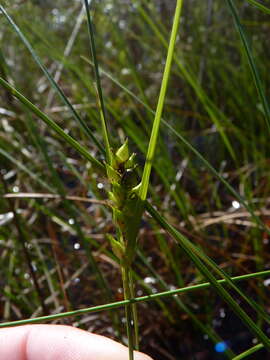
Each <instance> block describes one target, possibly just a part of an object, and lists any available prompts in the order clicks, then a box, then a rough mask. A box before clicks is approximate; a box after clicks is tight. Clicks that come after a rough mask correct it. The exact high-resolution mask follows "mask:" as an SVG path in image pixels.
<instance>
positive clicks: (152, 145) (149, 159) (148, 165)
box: [140, 0, 183, 200]
mask: <svg viewBox="0 0 270 360" xmlns="http://www.w3.org/2000/svg"><path fill="white" fill-rule="evenodd" d="M182 5H183V0H177V4H176V8H175V15H174V20H173V26H172V32H171V38H170V42H169V48H168V53H167V59H166V64H165V69H164V73H163V79H162V83H161V88H160V93H159V99H158V104H157V109H156V114H155V119H154V123H153V128H152V133H151V137H150V141H149V145H148V151H147V156H146V162H145V165H144V170H143V176H142V185H141V188H140V198H141V199H142V200H145V199H146V196H147V190H148V185H149V179H150V174H151V169H152V163H153V158H154V154H155V149H156V144H157V138H158V134H159V126H160V121H161V116H162V112H163V106H164V102H165V95H166V91H167V86H168V81H169V76H170V72H171V65H172V60H173V53H174V47H175V42H176V37H177V32H178V26H179V22H180V15H181V10H182Z"/></svg>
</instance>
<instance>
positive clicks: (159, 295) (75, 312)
mask: <svg viewBox="0 0 270 360" xmlns="http://www.w3.org/2000/svg"><path fill="white" fill-rule="evenodd" d="M269 275H270V270H265V271H261V272H257V273H253V274H247V275H240V276H235V277H233V278H232V280H233V281H241V280H248V279H252V278H257V277H264V276H269ZM217 282H218V283H220V284H223V283H226V281H225V280H223V279H222V280H217ZM209 287H211V283H209V282H208V283H202V284H198V285H192V286H187V287H184V288H180V289H176V290H169V291H163V292H160V293H156V294H152V295H145V296H140V297H137V298H133V299H130V300H123V301H116V302H113V303H110V304H104V305H97V306H92V307H89V308H84V309H79V310H73V311H68V312H63V313H58V314H53V315H48V316H40V317H36V318H32V319H24V320H16V321H10V322H4V323H0V328H5V327H10V326H17V325H26V324H35V323H39V322H47V321H51V320H57V319H62V318H67V317H72V316H80V315H84V314H88V313H94V312H99V311H105V310H112V309H116V308H120V307H123V306H125V305H127V304H133V303H139V302H145V301H152V300H156V299H159V298H163V297H171V296H173V295H180V294H185V293H188V292H192V291H196V290H201V289H205V288H209Z"/></svg>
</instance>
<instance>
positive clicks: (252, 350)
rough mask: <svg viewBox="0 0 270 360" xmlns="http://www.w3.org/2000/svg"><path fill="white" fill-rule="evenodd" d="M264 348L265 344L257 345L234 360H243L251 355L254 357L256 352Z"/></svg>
mask: <svg viewBox="0 0 270 360" xmlns="http://www.w3.org/2000/svg"><path fill="white" fill-rule="evenodd" d="M263 348H264V346H263V344H257V345H255V346H252V347H251V348H250V349H248V350H246V351H244V352H242V353H241V354H239V355H237V356H235V357H234V358H233V359H232V360H242V359H245V358H246V357H248V356H249V355H252V354H254V353H255V352H257V351H259V350H261V349H263Z"/></svg>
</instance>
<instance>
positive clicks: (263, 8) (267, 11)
mask: <svg viewBox="0 0 270 360" xmlns="http://www.w3.org/2000/svg"><path fill="white" fill-rule="evenodd" d="M246 1H247V2H249V3H250V4H251V5H253V6H255V7H256V8H258V9H260V10H261V11H262V12H264V13H265V14H268V15H270V9H269V8H268V7H266V6H264V5H263V4H261V3H259V2H258V1H256V0H246Z"/></svg>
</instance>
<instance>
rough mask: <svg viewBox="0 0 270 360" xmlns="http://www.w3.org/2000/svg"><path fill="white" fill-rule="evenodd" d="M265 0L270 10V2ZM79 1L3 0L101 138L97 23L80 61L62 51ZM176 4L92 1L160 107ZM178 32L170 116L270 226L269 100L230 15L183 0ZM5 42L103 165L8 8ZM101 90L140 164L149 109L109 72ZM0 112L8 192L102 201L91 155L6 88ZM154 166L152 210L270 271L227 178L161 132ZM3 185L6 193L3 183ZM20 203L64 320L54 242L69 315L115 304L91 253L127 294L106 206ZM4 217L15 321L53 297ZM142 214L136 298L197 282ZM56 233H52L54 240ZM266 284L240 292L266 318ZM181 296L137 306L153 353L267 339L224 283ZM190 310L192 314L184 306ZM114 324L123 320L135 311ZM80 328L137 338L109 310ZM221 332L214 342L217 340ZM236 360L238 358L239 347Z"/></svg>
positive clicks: (40, 100) (111, 51)
mask: <svg viewBox="0 0 270 360" xmlns="http://www.w3.org/2000/svg"><path fill="white" fill-rule="evenodd" d="M252 2H253V1H246V2H245V1H241V2H236V1H235V4H236V5H237V8H238V11H239V17H240V19H241V23H242V25H243V26H244V30H245V32H246V34H247V36H248V44H249V47H250V49H252V54H253V57H254V61H255V62H256V66H257V70H258V72H259V74H260V78H261V82H262V83H261V86H262V89H263V91H264V93H265V96H266V98H267V97H269V76H270V75H269V71H268V63H269V55H270V54H269V47H268V46H267V39H268V37H269V15H268V14H267V13H264V12H263V11H260V9H259V8H256V7H254V6H253V4H252ZM172 3H173V2H172ZM260 3H261V4H263V5H265V6H267V5H268V4H267V2H266V1H265V2H260ZM82 5H83V4H82V3H81V2H74V3H72V4H69V5H67V3H66V2H64V1H61V0H58V1H57V4H54V3H53V2H50V1H42V2H39V1H27V2H24V1H17V2H16V1H15V2H9V1H5V2H4V6H6V9H7V10H8V12H9V14H10V15H11V16H12V17H13V18H14V20H15V22H16V23H17V24H18V25H19V27H20V28H21V29H22V31H23V32H24V34H25V36H26V37H27V39H28V40H29V42H30V43H31V44H32V46H33V48H34V49H35V51H36V52H37V54H38V55H39V56H40V58H41V59H42V62H43V63H44V65H45V66H46V67H47V68H48V69H49V70H50V73H51V75H52V76H54V75H55V72H56V71H57V68H58V66H59V64H60V63H63V64H64V67H63V70H62V73H61V77H60V79H59V82H58V83H59V85H60V86H61V88H62V89H63V90H64V92H65V94H66V95H67V97H68V99H69V100H70V102H71V103H72V104H73V105H74V107H75V109H76V111H77V112H78V114H79V116H80V117H81V118H82V119H83V121H84V122H85V123H86V124H87V126H88V127H89V129H90V130H91V132H92V133H93V134H94V136H95V137H96V138H97V139H98V140H99V141H101V132H100V123H99V112H98V109H97V105H96V93H95V88H94V86H93V76H92V67H91V66H90V65H89V64H88V63H87V62H86V61H85V60H84V59H83V57H84V58H88V57H89V55H88V38H87V27H86V19H84V22H83V23H82V25H81V27H80V30H79V32H78V35H77V37H76V40H75V42H74V44H73V47H72V50H71V52H70V55H69V56H67V57H63V53H64V50H65V47H66V44H67V43H68V41H69V39H70V36H71V34H72V31H73V29H74V26H75V24H76V20H77V16H79V14H80V12H81V8H82ZM173 7H174V4H171V2H169V1H160V2H158V3H156V2H153V1H151V2H146V1H134V2H129V1H120V0H116V1H114V2H111V1H104V2H100V3H97V4H96V3H94V7H93V8H94V12H93V15H94V24H95V32H96V34H98V36H97V37H96V45H97V54H98V55H99V63H100V65H101V67H102V68H103V69H104V70H105V71H108V72H109V73H110V74H112V76H113V77H114V78H115V79H117V81H119V82H120V83H121V84H123V85H124V86H125V87H126V88H127V89H129V90H130V91H131V92H132V93H134V94H135V95H136V96H138V97H139V98H140V99H142V100H143V102H144V103H146V104H147V105H148V106H149V107H150V108H155V106H156V101H157V96H158V91H159V86H160V81H161V76H162V71H163V66H164V65H163V63H162V61H163V59H165V55H166V46H167V45H166V41H167V40H165V42H164V41H163V40H162V37H163V38H164V39H168V32H169V30H170V25H171V21H170V19H171V14H172V11H173ZM147 19H148V21H147ZM150 21H151V22H150ZM181 26H182V30H181V41H178V43H177V48H176V52H175V62H174V65H173V70H172V74H171V80H170V86H169V89H168V95H167V98H166V104H165V105H166V106H165V109H164V114H163V117H164V119H165V120H166V121H167V122H168V123H169V124H170V125H171V126H172V127H173V128H174V129H175V130H176V131H177V132H179V133H180V134H181V135H182V136H184V138H185V139H187V140H188V141H189V142H190V143H191V144H192V145H193V146H194V147H195V149H196V150H198V151H199V152H200V154H202V155H203V156H204V158H205V159H206V160H208V161H209V162H210V164H212V166H214V167H215V169H217V171H218V172H219V174H220V175H222V176H223V177H224V178H225V179H226V181H227V182H228V183H229V184H230V185H231V186H232V188H233V189H234V190H235V191H236V192H237V193H239V194H240V195H241V196H242V197H243V198H244V199H246V200H247V201H248V204H249V206H250V207H251V209H252V210H253V211H254V212H255V214H256V215H257V216H259V218H260V219H261V221H262V222H263V223H265V224H266V226H267V225H268V222H269V210H268V203H269V181H268V177H269V175H268V174H269V159H268V158H269V140H268V137H269V135H268V132H267V127H266V124H265V119H264V115H265V111H264V107H263V103H262V102H261V100H260V99H259V98H258V96H257V91H256V87H255V85H254V82H253V79H252V74H251V72H250V69H249V64H248V61H247V58H246V53H245V51H244V50H243V47H242V44H241V40H240V38H239V37H238V34H237V31H236V29H235V28H234V25H233V18H232V17H231V14H230V12H229V11H228V8H227V6H226V4H225V3H224V2H222V1H210V0H209V1H205V2H201V1H198V0H192V1H187V2H184V9H183V18H182V20H181ZM0 41H1V56H0V73H1V76H2V77H4V78H5V79H6V80H8V81H9V82H14V84H16V87H17V88H18V90H20V91H21V92H22V93H23V94H24V95H25V96H26V97H27V98H29V99H30V100H31V101H32V102H33V103H34V104H35V105H36V106H37V107H38V108H40V109H41V110H44V111H45V110H46V111H45V112H46V113H47V114H48V115H49V116H50V117H52V118H53V119H54V120H55V121H56V122H57V123H58V124H59V125H60V126H61V127H62V128H63V129H65V131H66V133H67V134H69V135H72V137H73V138H75V139H76V140H78V141H79V143H80V144H81V145H83V146H85V147H86V148H87V149H89V151H90V154H91V155H92V156H94V157H95V158H97V159H99V160H100V161H102V160H103V158H102V156H101V155H98V148H97V147H96V146H95V145H94V144H93V142H90V141H89V139H88V137H87V136H86V134H85V132H84V131H83V130H82V129H81V128H80V126H79V125H78V123H76V122H75V121H74V120H73V118H72V115H71V113H70V112H69V111H68V109H67V108H66V106H65V105H64V104H63V103H62V102H61V100H60V99H59V98H58V97H57V95H56V94H55V95H54V97H53V100H52V102H51V105H50V107H49V108H48V107H47V104H48V95H49V92H50V85H49V83H48V81H47V80H46V78H45V77H44V75H43V73H42V72H41V71H40V70H39V69H38V67H37V66H36V64H35V63H34V61H33V59H32V58H31V56H30V54H29V52H28V51H27V49H26V48H25V47H24V45H23V44H22V43H21V41H20V40H19V38H18V37H17V36H16V34H15V33H14V32H13V31H12V28H11V27H10V26H9V25H8V24H7V22H6V20H5V19H4V17H3V16H1V17H0ZM101 84H102V88H103V92H104V100H105V106H106V111H107V116H108V123H109V131H110V134H111V136H112V139H113V145H114V146H117V144H119V138H120V140H121V141H123V140H124V138H125V135H128V137H129V138H130V145H131V147H132V148H133V149H132V150H134V151H136V152H137V153H138V157H139V162H140V165H142V164H143V159H144V157H145V154H146V150H147V144H148V139H149V135H150V130H151V124H152V120H153V116H152V114H151V113H149V112H148V111H147V110H146V109H145V108H144V106H142V105H141V104H139V103H137V102H136V101H135V100H134V99H133V98H131V97H130V96H128V95H127V93H126V91H125V90H123V88H122V89H121V88H119V87H118V86H116V85H115V84H114V83H113V82H112V81H111V80H110V79H108V78H107V77H102V79H101ZM0 113H1V122H0V147H1V153H0V156H1V175H2V176H3V177H4V179H5V182H6V183H7V184H8V188H9V191H10V192H13V193H18V192H31V193H33V192H35V193H43V192H45V191H46V192H48V191H50V192H52V193H59V194H61V196H62V197H63V198H64V197H65V195H64V194H68V195H74V196H80V197H84V198H98V199H104V198H105V196H106V195H105V191H104V189H105V188H106V186H107V184H106V183H105V182H104V179H103V178H102V177H100V176H99V175H98V174H96V173H95V171H94V169H93V168H92V167H91V166H90V163H86V162H85V161H84V160H83V159H81V158H79V157H78V156H77V154H76V153H75V152H74V150H72V149H71V148H70V147H69V146H67V145H66V144H65V142H64V141H62V140H61V139H60V138H59V137H56V136H55V135H54V134H53V133H52V132H51V131H50V130H48V128H46V127H45V126H44V125H43V124H42V123H41V122H40V120H38V119H37V118H36V116H34V115H31V114H29V113H26V112H25V111H24V109H23V108H22V107H21V105H19V103H18V102H17V101H16V100H15V99H14V98H11V97H10V95H9V93H7V92H5V90H4V89H3V88H1V91H0ZM31 124H32V125H31ZM32 126H34V127H32ZM31 127H32V130H31ZM37 129H38V130H37ZM35 134H36V135H35ZM38 139H39V140H38ZM40 141H42V144H43V145H42V146H41V142H40ZM25 169H26V171H25ZM153 169H154V172H153V174H152V177H151V188H150V196H151V198H152V199H153V203H154V204H155V206H157V207H158V209H159V211H161V212H162V213H163V214H164V215H165V216H166V218H167V219H168V220H169V222H170V223H172V224H174V225H175V226H176V227H177V229H179V230H181V232H182V233H184V234H185V235H186V236H187V237H188V238H189V239H190V240H191V241H192V242H194V243H196V244H197V245H199V247H201V248H202V249H203V250H204V251H205V252H206V253H207V255H208V256H210V257H211V258H212V259H213V260H215V262H216V263H218V264H219V266H220V268H221V269H224V270H226V272H227V273H228V274H231V275H238V274H245V273H249V272H254V271H259V270H263V269H268V268H269V264H270V261H269V242H268V234H267V233H266V231H265V230H263V229H261V228H260V226H258V225H256V224H255V223H254V222H253V221H252V218H251V215H250V213H249V212H248V211H246V210H245V209H244V208H243V207H242V206H241V204H240V202H239V201H238V199H236V198H235V197H234V196H233V195H232V194H231V193H229V191H228V189H227V188H226V186H225V185H224V183H222V182H221V181H220V179H218V178H216V177H215V176H214V175H213V174H212V173H211V172H209V170H208V169H207V167H206V166H205V164H203V163H202V162H201V161H200V160H199V159H198V158H196V157H195V156H194V155H193V154H192V153H191V152H190V150H189V149H188V148H187V147H185V146H183V145H182V144H181V142H179V141H177V139H176V137H175V136H174V135H173V133H171V132H168V129H167V128H166V127H164V126H163V127H162V128H161V136H160V140H159V147H158V149H157V154H156V157H155V162H154V167H153ZM44 184H46V185H45V186H44ZM61 189H62V190H61ZM2 193H5V191H4V189H3V188H2ZM12 202H13V203H14V206H15V208H16V209H17V212H18V213H19V214H20V217H22V219H23V227H24V231H25V232H27V233H28V238H29V241H28V243H27V246H28V247H29V252H30V254H31V259H32V263H33V265H34V268H35V269H36V270H35V271H36V274H37V277H38V279H39V283H40V286H41V287H42V289H43V292H44V299H45V303H46V304H47V306H49V309H50V312H51V313H54V312H58V311H63V310H64V309H65V301H64V293H63V286H61V282H60V281H59V273H58V274H57V270H56V268H57V264H56V263H55V260H54V258H53V252H52V251H53V250H52V246H51V244H52V242H53V241H54V242H55V241H57V243H58V248H57V249H58V250H57V252H58V254H57V257H56V258H57V259H58V260H57V261H58V262H59V264H58V265H60V267H61V268H62V270H63V280H64V287H65V288H66V293H67V294H66V295H67V298H68V302H69V304H70V306H71V308H73V309H74V308H82V307H87V306H90V305H98V304H101V303H104V302H106V301H109V300H108V299H106V298H105V295H104V286H103V285H101V283H100V282H98V281H97V277H96V274H97V272H96V271H93V270H92V269H93V267H89V266H85V265H88V264H89V261H90V259H89V253H90V252H89V249H90V247H91V250H92V254H93V255H92V256H93V258H92V260H91V261H94V262H95V263H96V264H97V265H96V266H98V267H99V268H100V271H101V272H102V274H103V276H104V279H105V281H106V282H108V283H109V284H110V291H111V292H112V298H115V299H119V300H120V299H122V296H123V295H122V292H121V282H120V279H119V276H118V273H119V269H118V264H117V262H116V259H115V258H114V256H113V255H112V254H111V251H110V248H109V246H108V244H107V242H106V241H105V237H104V234H105V233H107V232H111V231H112V225H111V218H110V213H109V212H108V211H107V210H106V208H104V207H100V206H99V205H96V204H89V203H82V202H78V201H76V202H74V201H70V200H67V199H63V200H59V199H54V200H53V199H35V198H34V199H12ZM0 210H1V212H0V213H1V217H0V224H1V226H0V236H1V253H0V255H1V266H0V273H1V279H2V280H1V282H2V284H1V285H2V287H3V288H4V289H5V290H4V293H3V295H2V296H1V298H0V300H1V306H0V310H1V314H2V317H3V319H5V320H6V321H7V320H15V319H21V318H26V317H30V316H33V315H35V316H37V315H40V314H41V309H40V308H39V306H40V302H39V300H38V297H37V296H36V295H35V294H36V293H35V290H34V287H33V284H32V282H31V279H30V276H29V272H28V269H27V264H26V263H25V262H24V261H23V258H22V254H21V250H20V246H19V244H18V236H17V232H16V228H15V226H14V223H13V221H12V215H10V214H11V209H10V206H9V204H8V202H7V200H5V199H3V198H2V199H1V201H0ZM143 222H144V223H143V224H144V226H143V229H142V231H141V235H140V249H141V251H142V257H141V256H139V257H137V259H136V263H135V266H134V271H135V274H136V275H135V278H136V279H137V292H138V295H140V294H142V293H143V292H144V291H145V292H146V293H147V290H145V285H147V286H148V287H149V290H150V291H152V292H156V291H162V290H164V289H166V288H168V289H170V288H173V287H182V286H184V285H189V284H195V283H197V282H200V281H201V280H202V277H201V275H200V274H199V272H198V271H197V270H196V268H195V267H194V266H193V265H192V263H191V262H190V260H189V259H188V258H187V257H185V256H184V253H183V252H182V250H181V249H179V248H178V247H177V246H176V245H175V244H174V243H173V241H172V240H170V239H169V237H168V235H166V233H164V231H163V230H160V229H159V228H157V227H156V225H154V224H153V222H152V220H151V219H150V218H149V217H147V216H145V217H144V220H143ZM50 226H51V227H52V228H53V229H54V234H55V235H54V236H53V237H52V231H49V227H50ZM37 247H38V248H37ZM37 249H41V252H40V251H37ZM80 269H81V271H80ZM151 269H152V270H153V269H154V272H153V271H152V270H151ZM45 270H46V271H45ZM76 272H78V275H76ZM160 279H163V280H162V281H164V282H161V281H160ZM62 285H63V284H62ZM267 286H269V282H267V281H265V282H263V281H260V280H258V279H257V280H250V281H249V282H248V283H247V282H245V285H242V290H245V293H247V294H248V295H249V296H251V297H252V298H253V299H254V300H256V301H258V302H259V303H260V304H261V306H263V307H264V308H265V309H266V310H267V311H269V302H268V299H267V291H268V289H267ZM236 299H238V298H237V296H236ZM175 300H176V299H171V300H170V299H169V298H168V299H166V300H160V303H157V304H156V305H154V304H152V303H150V304H149V303H145V304H141V305H139V313H141V314H143V316H140V332H141V334H143V336H144V339H143V340H142V346H141V348H142V350H145V351H147V352H148V353H149V354H152V356H153V357H154V358H155V359H174V358H179V357H180V356H183V357H184V358H185V359H192V358H194V357H196V356H199V354H200V356H201V358H202V359H221V358H223V357H222V356H223V355H222V354H221V355H220V354H218V353H216V351H215V349H214V343H215V342H216V341H217V339H218V338H223V339H224V340H225V341H227V342H228V344H229V345H230V347H231V348H232V349H233V351H234V352H235V353H239V352H241V351H244V350H246V349H247V348H249V347H250V348H251V347H252V346H253V345H254V343H253V336H252V335H251V334H250V333H249V332H248V330H246V328H244V327H243V326H242V325H241V324H240V322H239V321H238V320H236V318H235V317H234V315H233V314H232V313H231V311H230V310H229V308H228V307H227V306H226V305H224V303H223V302H221V301H220V300H219V298H218V297H217V296H216V295H215V293H214V292H213V291H211V290H203V291H201V292H200V296H198V294H197V293H196V294H195V293H194V294H186V295H185V296H183V297H182V298H181V305H179V303H177V302H176V301H175ZM238 300H239V301H240V299H238ZM180 307H181V309H183V310H181V311H180V310H179V308H180ZM185 308H186V309H185ZM245 310H246V309H245ZM248 312H249V314H250V315H251V317H252V318H253V320H255V321H257V324H258V327H260V328H261V329H263V330H265V331H266V332H267V331H269V330H268V329H269V326H268V325H266V324H265V322H264V320H263V319H261V318H260V316H257V317H256V315H255V313H254V312H253V311H252V310H250V309H248ZM117 318H118V319H121V318H122V319H123V312H122V310H119V316H118V317H117ZM68 321H69V322H71V323H72V324H75V325H77V326H81V327H85V328H87V329H90V330H92V331H96V332H98V333H101V334H105V335H108V336H113V337H116V338H118V339H119V337H120V338H121V337H123V334H124V331H123V329H120V324H118V325H117V324H115V326H114V329H113V328H112V327H111V324H112V322H111V319H110V317H109V316H108V314H106V313H100V314H99V316H98V318H97V317H95V315H94V314H93V315H91V314H89V315H85V316H84V317H80V318H78V319H73V320H68ZM232 327H233V328H234V329H235V332H234V333H233V334H232V332H231V328H232ZM199 329H200V331H199ZM209 332H210V333H209ZM164 334H166V336H164ZM240 334H243V335H241V336H242V338H241V336H240ZM211 336H212V338H213V339H214V342H213V343H212V342H211V341H210V340H209V337H210V338H211ZM180 338H181V344H179V339H180ZM243 338H244V340H242V339H243ZM124 340H125V339H124ZM262 353H263V352H262V351H260V352H258V355H256V353H255V354H254V355H253V356H254V359H256V356H258V357H257V358H258V359H259V358H261V357H260V356H263V355H262ZM227 357H229V358H232V357H231V354H228V353H227Z"/></svg>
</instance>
